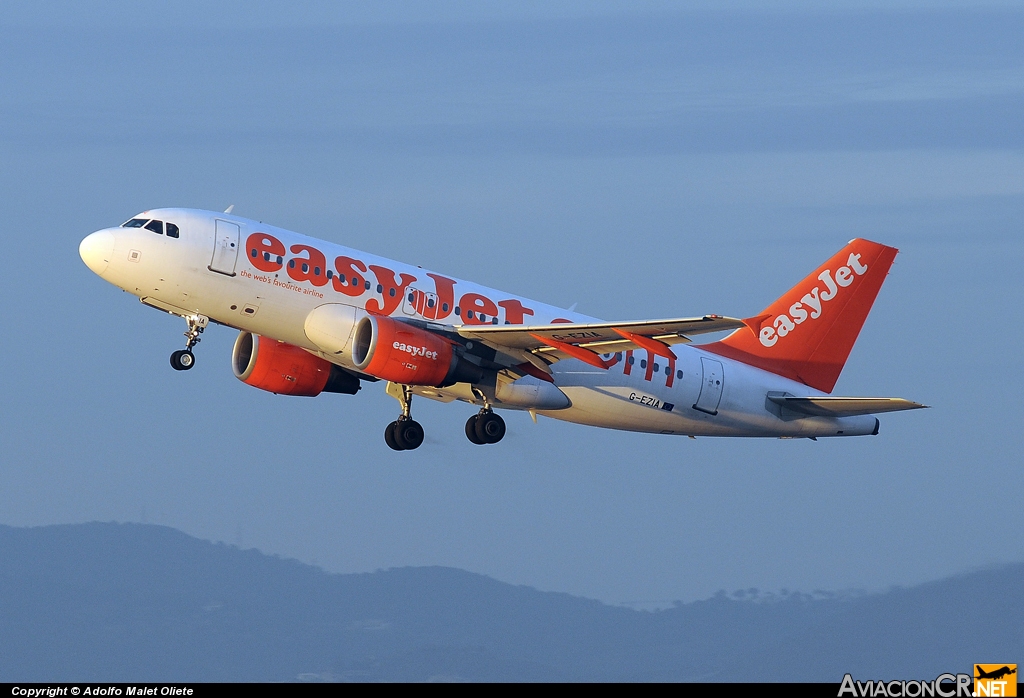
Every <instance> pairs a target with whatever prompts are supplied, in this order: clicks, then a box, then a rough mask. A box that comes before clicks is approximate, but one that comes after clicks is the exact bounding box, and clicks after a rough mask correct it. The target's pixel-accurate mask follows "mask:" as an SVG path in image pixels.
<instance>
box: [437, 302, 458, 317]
mask: <svg viewBox="0 0 1024 698" xmlns="http://www.w3.org/2000/svg"><path fill="white" fill-rule="evenodd" d="M441 312H442V313H447V312H448V304H447V303H442V304H441ZM455 314H456V315H458V313H455Z"/></svg>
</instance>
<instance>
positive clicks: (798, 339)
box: [700, 238, 899, 393]
mask: <svg viewBox="0 0 1024 698" xmlns="http://www.w3.org/2000/svg"><path fill="white" fill-rule="evenodd" d="M898 251H899V250H897V249H896V248H895V247H886V246H885V245H880V244H878V243H877V242H871V241H870V240H861V239H859V238H858V239H856V240H852V241H851V242H850V244H848V245H847V246H846V247H844V248H843V249H842V250H840V251H839V252H838V253H836V254H835V255H834V256H833V257H832V258H831V259H829V260H828V261H827V262H825V263H824V264H823V265H821V266H820V267H818V268H817V269H816V270H815V271H813V272H812V273H811V274H810V276H808V277H807V278H806V279H804V280H803V281H801V282H800V283H798V284H797V285H796V286H794V287H793V288H792V289H790V290H789V291H788V292H787V293H786V294H785V295H783V296H782V297H781V298H779V299H778V300H777V301H775V302H774V303H772V304H771V305H770V306H768V307H767V308H765V309H764V311H763V312H761V313H760V314H759V315H757V316H755V317H753V318H750V319H749V320H748V321H747V328H743V329H739V330H736V331H735V332H733V333H732V334H731V335H729V336H728V337H726V338H725V339H723V340H722V341H720V342H714V343H712V344H705V345H703V346H701V347H700V348H701V349H704V350H706V351H709V352H712V353H715V354H719V355H720V356H725V357H727V358H730V359H735V360H736V361H741V362H743V363H745V364H749V365H751V366H756V367H757V368H761V369H764V370H766V371H771V372H772V373H775V374H778V375H780V376H785V377H786V378H792V379H793V380H796V381H799V382H801V383H803V384H804V385H809V386H810V387H812V388H815V389H817V390H822V391H824V392H826V393H830V392H832V389H833V388H834V387H835V385H836V381H837V380H839V374H840V373H841V372H842V370H843V366H844V365H845V364H846V359H847V358H848V357H849V356H850V350H851V349H853V344H854V342H856V341H857V336H858V335H859V334H860V328H861V327H862V326H863V325H864V320H865V319H866V318H867V316H868V312H870V310H871V306H872V304H873V303H874V302H875V297H876V296H877V295H878V291H879V289H881V288H882V282H884V281H885V277H886V275H887V274H888V273H889V267H891V266H892V263H893V260H894V259H895V258H896V253H897V252H898ZM748 328H749V329H748Z"/></svg>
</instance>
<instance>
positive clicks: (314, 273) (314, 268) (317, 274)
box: [313, 267, 320, 276]
mask: <svg viewBox="0 0 1024 698" xmlns="http://www.w3.org/2000/svg"><path fill="white" fill-rule="evenodd" d="M313 276H320V267H313Z"/></svg>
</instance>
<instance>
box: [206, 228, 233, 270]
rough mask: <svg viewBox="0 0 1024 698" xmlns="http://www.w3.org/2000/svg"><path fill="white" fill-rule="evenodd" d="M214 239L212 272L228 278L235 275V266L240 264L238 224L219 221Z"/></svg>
mask: <svg viewBox="0 0 1024 698" xmlns="http://www.w3.org/2000/svg"><path fill="white" fill-rule="evenodd" d="M215 223H216V226H217V228H216V231H215V232H214V237H213V259H212V260H210V267H209V268H210V271H215V272H218V273H220V274H227V275H228V276H234V275H235V264H237V263H238V243H239V237H240V231H239V228H238V225H237V224H236V223H231V222H229V221H222V220H217V221H215Z"/></svg>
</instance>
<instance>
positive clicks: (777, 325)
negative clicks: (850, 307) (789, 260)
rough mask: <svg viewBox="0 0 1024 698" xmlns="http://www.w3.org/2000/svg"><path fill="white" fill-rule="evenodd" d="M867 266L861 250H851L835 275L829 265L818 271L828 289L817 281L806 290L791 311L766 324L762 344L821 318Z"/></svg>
mask: <svg viewBox="0 0 1024 698" xmlns="http://www.w3.org/2000/svg"><path fill="white" fill-rule="evenodd" d="M867 270H868V267H867V265H866V264H861V262H860V254H858V253H855V252H851V253H850V257H849V259H847V260H846V264H845V265H844V266H841V267H839V268H838V269H836V270H835V274H834V276H833V272H832V270H830V269H825V270H824V271H823V272H821V273H820V274H818V279H819V280H820V281H821V282H822V283H823V284H825V290H824V291H823V290H821V286H818V285H816V286H815V287H814V289H813V290H812V291H811V292H810V293H806V294H804V296H803V298H801V299H800V300H798V301H797V302H795V303H793V305H791V306H789V312H788V314H787V313H782V314H780V315H777V316H776V317H775V318H774V319H773V320H772V321H771V324H769V325H767V326H765V327H762V328H761V331H760V332H759V333H758V339H759V340H760V341H761V344H762V345H764V346H766V347H774V346H775V344H776V343H777V342H778V341H779V339H780V338H782V337H785V336H786V335H788V334H789V333H790V332H792V331H793V330H795V329H796V326H797V325H802V324H803V323H805V322H807V320H809V319H810V320H817V319H818V318H819V317H821V313H822V309H823V307H824V304H825V303H828V302H829V301H830V300H832V299H833V298H835V297H836V296H837V295H838V294H839V293H840V290H839V289H841V288H846V287H848V286H850V285H851V284H853V282H854V281H855V280H856V278H857V277H858V276H863V275H864V274H865V272H867Z"/></svg>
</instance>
